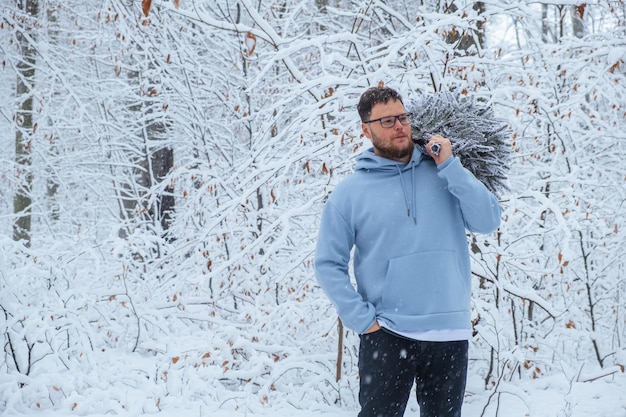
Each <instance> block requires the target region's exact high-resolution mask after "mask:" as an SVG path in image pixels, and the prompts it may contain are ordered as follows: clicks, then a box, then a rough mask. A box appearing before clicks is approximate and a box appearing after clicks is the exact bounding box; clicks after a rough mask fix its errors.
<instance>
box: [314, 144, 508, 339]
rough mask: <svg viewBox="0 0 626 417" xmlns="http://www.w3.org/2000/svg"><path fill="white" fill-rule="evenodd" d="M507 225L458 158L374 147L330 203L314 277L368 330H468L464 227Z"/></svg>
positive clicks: (352, 322) (347, 317)
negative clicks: (397, 153) (393, 156)
mask: <svg viewBox="0 0 626 417" xmlns="http://www.w3.org/2000/svg"><path fill="white" fill-rule="evenodd" d="M499 225H500V206H499V204H498V201H497V199H496V197H495V196H494V195H493V194H492V193H490V192H489V191H488V190H487V188H486V187H485V186H484V185H483V184H482V183H481V182H480V181H478V180H477V179H476V178H475V177H474V176H473V175H472V174H471V173H470V172H469V171H468V170H466V169H465V168H464V167H463V166H462V165H461V163H460V161H459V159H458V158H457V157H454V156H453V157H450V158H448V159H447V160H446V161H445V162H444V163H442V164H441V165H440V166H437V165H436V164H435V162H434V161H433V160H432V159H431V158H429V157H426V156H424V155H423V154H422V153H421V152H419V151H418V150H417V149H414V150H413V155H412V158H411V160H410V162H409V163H408V164H404V163H402V162H397V161H393V160H390V159H386V158H382V157H379V156H376V155H374V151H373V149H370V150H368V151H365V152H363V153H362V154H361V155H359V156H358V157H357V162H356V168H355V172H354V173H353V174H352V175H350V176H349V177H348V178H346V179H344V180H343V181H341V182H340V183H339V184H338V185H337V187H336V188H335V190H334V191H333V192H332V194H331V195H330V197H329V199H328V201H327V202H326V204H325V205H324V209H323V212H322V220H321V225H320V230H319V236H318V240H317V248H316V253H315V273H316V276H317V279H318V281H319V283H320V286H321V287H322V289H323V290H324V292H325V293H326V294H327V296H328V297H329V298H330V300H331V302H332V303H333V305H334V306H335V308H336V309H337V312H338V314H339V317H340V318H341V319H342V321H343V323H344V324H345V325H346V327H348V328H350V329H352V330H354V331H356V332H357V333H359V334H362V333H364V332H365V331H366V330H367V329H369V328H370V327H371V326H372V325H373V324H374V323H375V321H376V320H377V319H381V320H382V321H384V322H385V323H386V324H388V325H389V327H391V329H393V330H396V331H400V332H427V331H430V330H449V329H469V328H471V323H470V292H471V283H470V279H471V270H470V257H469V250H468V244H467V238H466V231H465V230H466V229H467V230H470V231H472V232H477V233H491V232H493V231H495V230H496V229H497V228H498V227H499ZM353 248H354V253H353V267H354V278H355V281H356V289H355V286H354V285H353V284H352V282H351V280H350V273H349V269H350V266H349V263H350V255H351V251H352V249H353Z"/></svg>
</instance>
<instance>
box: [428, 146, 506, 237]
mask: <svg viewBox="0 0 626 417" xmlns="http://www.w3.org/2000/svg"><path fill="white" fill-rule="evenodd" d="M438 169H439V172H438V175H439V177H441V178H444V179H445V180H446V181H447V182H448V191H450V193H451V194H452V195H453V196H454V197H456V199H457V200H458V201H459V204H460V206H461V212H462V213H463V219H464V221H465V227H466V228H467V230H469V231H471V232H476V233H491V232H494V231H495V230H497V229H498V227H499V226H500V216H501V210H500V204H499V203H498V199H497V198H496V196H495V195H493V193H491V192H490V191H489V190H488V189H487V187H485V185H484V184H483V183H482V182H480V181H479V180H478V179H476V177H474V175H473V174H472V173H471V172H470V171H468V170H467V169H465V168H464V167H463V165H461V161H460V160H459V158H458V157H451V158H448V159H447V160H446V161H445V162H444V163H442V164H441V165H439V167H438Z"/></svg>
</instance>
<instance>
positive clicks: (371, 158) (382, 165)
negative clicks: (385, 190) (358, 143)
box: [354, 147, 424, 174]
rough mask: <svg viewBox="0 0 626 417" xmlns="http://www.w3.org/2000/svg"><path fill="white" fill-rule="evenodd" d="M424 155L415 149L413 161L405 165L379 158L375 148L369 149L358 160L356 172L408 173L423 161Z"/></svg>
mask: <svg viewBox="0 0 626 417" xmlns="http://www.w3.org/2000/svg"><path fill="white" fill-rule="evenodd" d="M423 157H424V155H423V154H422V153H421V152H420V151H419V150H418V149H417V147H413V155H412V156H411V160H410V161H409V162H408V163H407V164H405V163H403V162H400V161H394V160H392V159H387V158H383V157H382V156H378V155H375V154H374V148H369V149H368V150H366V151H365V152H362V153H361V154H360V155H359V156H357V159H356V166H355V168H354V170H355V171H381V172H390V173H393V174H396V173H398V171H400V172H402V171H406V170H410V169H411V167H416V166H417V165H419V163H420V162H421V161H422V158H423Z"/></svg>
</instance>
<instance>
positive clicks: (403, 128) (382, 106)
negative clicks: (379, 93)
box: [361, 100, 413, 163]
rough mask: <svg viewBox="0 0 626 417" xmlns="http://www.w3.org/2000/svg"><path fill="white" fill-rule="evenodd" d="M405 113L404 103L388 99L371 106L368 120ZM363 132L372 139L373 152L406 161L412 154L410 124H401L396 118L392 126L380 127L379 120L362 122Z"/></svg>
mask: <svg viewBox="0 0 626 417" xmlns="http://www.w3.org/2000/svg"><path fill="white" fill-rule="evenodd" d="M404 114H406V109H405V108H404V105H403V104H402V102H400V101H399V100H389V101H388V102H386V103H377V104H375V105H374V107H372V115H371V117H370V120H375V119H379V118H381V117H388V116H400V115H404ZM361 128H362V129H363V134H365V136H366V137H367V138H368V139H370V140H371V141H372V144H373V145H374V154H376V155H378V156H381V157H383V158H387V159H393V160H395V161H401V162H404V163H407V162H409V161H410V160H411V155H412V154H413V141H412V140H411V125H410V124H406V125H403V124H401V123H400V121H399V120H398V119H395V120H394V125H393V126H392V127H386V128H385V127H382V125H381V124H380V122H379V121H374V122H371V123H362V124H361Z"/></svg>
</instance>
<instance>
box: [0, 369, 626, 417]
mask: <svg viewBox="0 0 626 417" xmlns="http://www.w3.org/2000/svg"><path fill="white" fill-rule="evenodd" d="M100 394H102V397H103V398H104V397H106V393H100ZM129 396H130V398H129V400H130V402H131V403H132V401H133V396H134V399H135V402H136V403H137V404H141V403H143V402H144V401H145V399H144V398H142V397H141V391H140V390H135V391H133V392H131V393H129ZM168 403H169V408H168V409H166V410H163V411H157V412H152V413H142V412H140V411H137V410H134V411H133V410H131V411H128V412H125V411H123V410H119V409H116V410H113V409H112V410H108V411H106V410H107V404H105V403H103V404H102V406H103V407H102V412H101V413H95V414H83V413H80V412H79V411H78V408H77V409H75V410H71V409H67V410H66V411H65V412H64V411H63V410H62V409H56V410H50V411H46V410H38V411H33V412H31V413H18V414H16V413H10V412H6V413H4V414H2V415H3V416H7V417H8V416H20V417H22V416H38V417H66V416H67V417H69V416H77V415H81V416H91V417H105V416H107V417H108V416H111V415H125V416H137V415H155V416H160V417H205V416H206V417H270V416H271V417H331V416H332V417H355V416H356V414H357V410H354V409H353V410H348V409H341V408H340V407H337V408H331V407H329V406H322V407H320V405H319V404H316V403H310V404H303V403H300V404H297V405H298V408H287V407H279V408H273V407H267V406H260V405H258V404H257V405H251V404H236V405H235V406H233V404H225V403H224V402H222V403H221V404H218V403H215V404H210V403H209V404H205V403H202V402H201V401H196V402H195V403H186V400H185V399H183V398H169V399H168ZM235 408H238V409H235ZM463 416H464V417H626V374H624V373H621V372H620V373H618V374H615V375H614V376H611V377H606V378H602V379H598V380H595V381H593V382H570V381H567V380H566V379H565V378H563V377H546V378H543V379H540V380H536V381H532V382H528V381H526V382H520V381H511V382H501V383H500V386H499V387H498V390H497V393H494V392H493V391H492V392H486V391H484V390H483V389H482V381H480V380H479V379H478V378H473V377H472V376H470V378H469V381H468V388H467V395H466V400H465V405H464V409H463ZM405 417H419V408H418V406H417V403H416V401H415V398H414V397H412V398H411V399H410V401H409V406H408V407H407V411H406V413H405Z"/></svg>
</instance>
